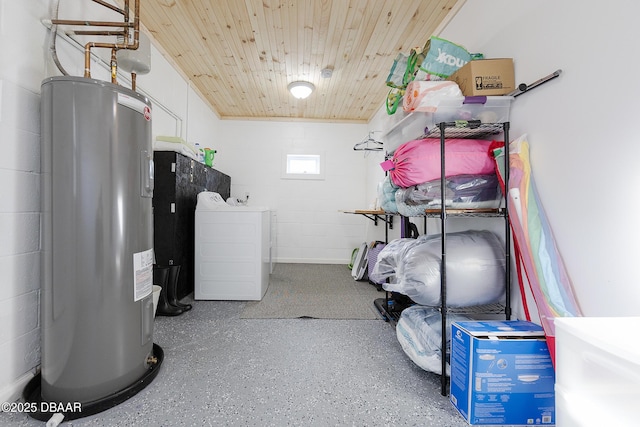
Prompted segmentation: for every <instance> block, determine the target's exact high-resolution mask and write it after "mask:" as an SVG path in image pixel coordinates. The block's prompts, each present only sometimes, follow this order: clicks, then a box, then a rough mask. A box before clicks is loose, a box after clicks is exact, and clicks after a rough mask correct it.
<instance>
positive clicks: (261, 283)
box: [194, 192, 271, 301]
mask: <svg viewBox="0 0 640 427" xmlns="http://www.w3.org/2000/svg"><path fill="white" fill-rule="evenodd" d="M211 194H212V193H207V192H203V193H200V194H199V195H198V202H197V204H196V213H195V236H194V240H195V241H194V249H195V251H194V252H195V254H194V299H196V300H247V301H251V300H253V301H259V300H261V299H262V297H264V294H265V293H266V291H267V288H268V286H269V273H270V271H271V238H270V233H271V211H270V210H269V209H268V208H266V207H254V206H230V205H227V204H225V203H223V202H220V201H219V200H218V201H216V202H213V203H212V197H213V198H216V196H215V193H213V196H212V195H211Z"/></svg>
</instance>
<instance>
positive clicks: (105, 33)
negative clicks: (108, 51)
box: [73, 30, 126, 37]
mask: <svg viewBox="0 0 640 427" xmlns="http://www.w3.org/2000/svg"><path fill="white" fill-rule="evenodd" d="M73 34H75V35H78V36H123V37H124V35H125V34H126V32H125V31H90V30H87V31H74V32H73Z"/></svg>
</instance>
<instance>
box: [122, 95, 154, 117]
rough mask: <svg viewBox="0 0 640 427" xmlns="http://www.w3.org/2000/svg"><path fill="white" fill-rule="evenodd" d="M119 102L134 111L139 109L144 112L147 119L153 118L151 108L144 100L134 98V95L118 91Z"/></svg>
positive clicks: (139, 111)
mask: <svg viewBox="0 0 640 427" xmlns="http://www.w3.org/2000/svg"><path fill="white" fill-rule="evenodd" d="M118 104H120V105H123V106H125V107H127V108H131V109H132V110H133V111H137V112H138V113H140V114H142V115H143V116H144V118H145V119H147V120H151V108H149V106H148V105H147V104H145V103H144V102H142V101H140V100H139V99H136V98H134V97H133V96H129V95H125V94H124V93H120V92H118Z"/></svg>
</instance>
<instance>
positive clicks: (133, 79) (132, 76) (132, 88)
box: [131, 73, 136, 92]
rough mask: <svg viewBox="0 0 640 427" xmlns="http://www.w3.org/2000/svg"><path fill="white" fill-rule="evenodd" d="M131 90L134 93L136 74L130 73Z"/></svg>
mask: <svg viewBox="0 0 640 427" xmlns="http://www.w3.org/2000/svg"><path fill="white" fill-rule="evenodd" d="M131 90H132V91H134V92H135V91H136V73H131Z"/></svg>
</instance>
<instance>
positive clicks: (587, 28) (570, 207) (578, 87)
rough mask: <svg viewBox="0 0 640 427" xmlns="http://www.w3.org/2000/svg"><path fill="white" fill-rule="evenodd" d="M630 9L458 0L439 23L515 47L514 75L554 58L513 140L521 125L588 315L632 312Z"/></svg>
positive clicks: (635, 62)
mask: <svg viewBox="0 0 640 427" xmlns="http://www.w3.org/2000/svg"><path fill="white" fill-rule="evenodd" d="M639 13H640V3H635V2H628V1H624V0H614V1H611V2H608V3H606V7H605V6H604V5H600V6H599V7H595V6H593V7H578V6H577V5H576V2H571V1H553V0H542V1H538V0H536V1H534V0H527V1H517V2H515V1H510V0H482V1H480V0H467V1H466V3H465V4H464V6H463V7H462V9H461V10H460V11H459V12H458V14H457V15H456V16H455V17H454V18H453V20H452V21H451V22H450V23H449V24H448V25H447V26H446V27H445V29H444V30H443V31H442V33H441V34H440V36H441V37H443V38H445V39H448V40H451V41H453V42H455V43H458V44H461V45H463V46H464V47H466V48H467V49H468V50H469V51H472V52H482V53H484V54H485V57H487V58H499V57H512V58H514V62H515V74H516V82H517V83H532V82H534V81H536V80H538V79H539V78H541V77H543V76H546V75H548V74H550V73H552V72H553V71H555V70H557V69H562V74H561V76H560V77H559V78H557V79H555V80H553V81H550V82H548V83H546V84H544V85H542V86H539V87H538V88H536V89H534V90H532V91H531V92H529V93H526V94H524V95H522V96H519V97H518V98H516V100H515V101H514V103H513V105H512V110H511V139H512V140H513V139H515V138H516V137H518V136H520V135H522V134H524V133H526V134H527V135H528V139H529V143H530V146H531V163H532V170H533V176H534V179H535V182H536V184H537V188H538V192H539V195H540V198H541V199H542V204H543V206H544V209H545V211H546V213H547V216H548V218H549V221H550V224H551V227H552V229H553V232H554V235H555V238H556V241H557V245H558V248H559V251H560V253H561V255H562V258H563V260H564V262H565V265H566V267H567V270H568V273H569V276H570V278H571V280H572V282H573V287H574V290H575V294H576V296H577V299H578V302H579V304H580V306H581V308H582V311H583V313H584V314H585V315H589V316H638V315H640V286H638V285H637V284H636V280H637V279H636V277H637V270H636V259H637V258H638V257H639V256H640V245H639V244H638V239H639V238H640V222H639V221H638V220H637V212H638V208H639V207H640V206H639V205H640V198H638V197H636V195H635V190H636V189H637V188H640V173H638V172H637V171H638V164H637V163H638V159H640V144H638V136H637V129H636V126H635V124H636V121H637V118H636V116H637V110H638V107H637V100H638V95H640V86H639V85H638V84H637V83H636V79H635V74H636V73H637V70H638V68H639V66H640V58H639V57H638V55H636V54H635V52H636V50H637V49H636V47H635V45H634V40H636V39H638V36H640V28H639V27H638V25H637V22H636V17H637V16H638V15H639ZM375 126H376V124H375V121H372V122H371V129H372V130H374V129H376V127H375ZM368 170H369V171H370V172H369V175H370V176H373V177H374V178H373V181H369V182H368V184H367V191H368V193H371V191H373V189H374V188H375V185H376V184H377V182H378V181H379V180H380V179H381V177H382V174H381V172H379V171H378V170H379V167H378V166H377V164H374V162H373V161H372V162H371V164H369V169H368ZM373 233H378V235H379V233H380V231H377V230H374V231H373ZM369 235H371V230H370V234H369ZM529 305H533V303H532V302H530V304H529Z"/></svg>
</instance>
